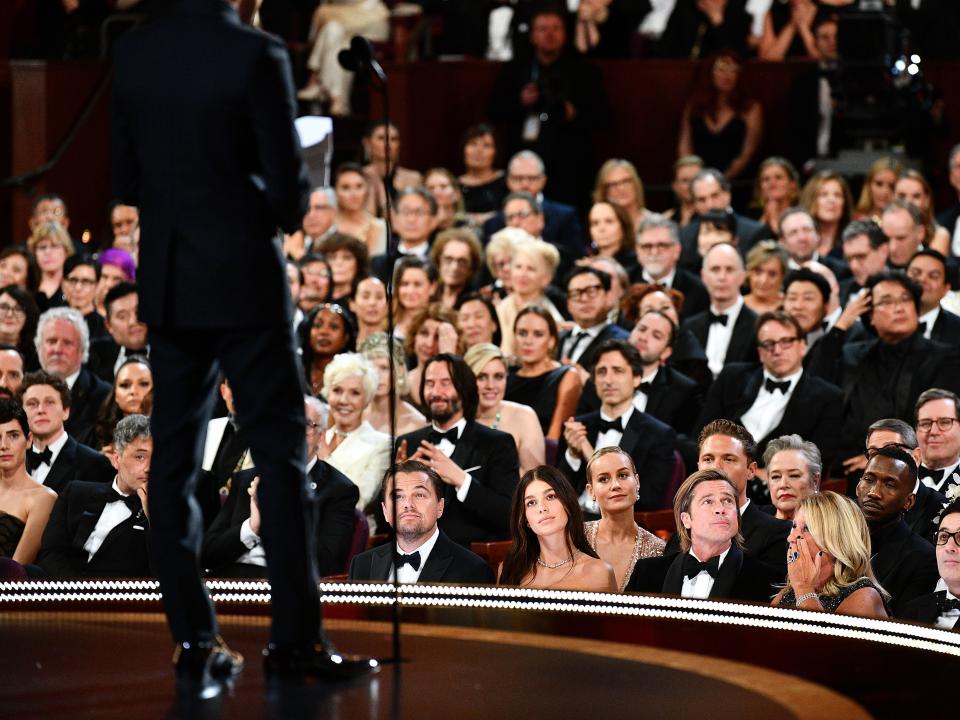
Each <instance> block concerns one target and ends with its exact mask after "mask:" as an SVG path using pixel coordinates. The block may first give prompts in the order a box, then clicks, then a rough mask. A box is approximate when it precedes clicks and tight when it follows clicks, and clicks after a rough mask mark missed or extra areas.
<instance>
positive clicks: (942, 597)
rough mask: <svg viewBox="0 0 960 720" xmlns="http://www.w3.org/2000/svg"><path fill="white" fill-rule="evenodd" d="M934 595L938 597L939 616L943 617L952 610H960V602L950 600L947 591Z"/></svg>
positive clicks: (954, 599) (953, 599)
mask: <svg viewBox="0 0 960 720" xmlns="http://www.w3.org/2000/svg"><path fill="white" fill-rule="evenodd" d="M934 595H936V596H937V614H938V615H943V614H944V613H946V612H949V611H950V610H960V600H957V599H956V598H948V597H947V591H946V590H940V591H939V592H935V593H934Z"/></svg>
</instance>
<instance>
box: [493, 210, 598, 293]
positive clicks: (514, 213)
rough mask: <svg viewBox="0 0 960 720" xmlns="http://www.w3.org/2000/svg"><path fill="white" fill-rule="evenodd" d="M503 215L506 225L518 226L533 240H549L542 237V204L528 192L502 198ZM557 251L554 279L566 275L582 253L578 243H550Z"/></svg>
mask: <svg viewBox="0 0 960 720" xmlns="http://www.w3.org/2000/svg"><path fill="white" fill-rule="evenodd" d="M503 217H504V220H505V221H506V223H507V227H512V228H518V229H520V230H523V231H524V232H525V233H527V234H528V235H529V236H530V237H532V238H533V239H534V240H543V241H544V242H550V241H549V240H546V238H545V237H544V232H545V230H546V218H545V216H544V214H543V206H542V205H541V204H540V202H539V201H538V200H537V198H536V197H534V196H533V194H532V193H529V192H512V193H510V194H509V195H507V196H506V197H505V198H504V199H503ZM550 245H551V247H553V248H554V249H555V250H556V251H557V252H558V253H559V260H558V262H557V267H556V268H555V269H554V272H553V277H554V281H556V280H557V279H560V278H563V277H565V276H566V274H567V273H568V272H570V269H571V268H572V267H573V266H574V263H576V262H577V261H578V260H580V259H581V258H582V257H583V255H584V254H585V253H584V249H583V244H582V242H581V243H578V244H577V245H576V246H574V247H567V246H563V245H554V244H553V243H550Z"/></svg>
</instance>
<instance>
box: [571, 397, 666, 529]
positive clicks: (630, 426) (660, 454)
mask: <svg viewBox="0 0 960 720" xmlns="http://www.w3.org/2000/svg"><path fill="white" fill-rule="evenodd" d="M576 420H577V421H578V422H582V423H583V424H584V425H585V426H586V429H587V439H588V440H589V441H590V443H591V444H592V445H593V446H594V447H596V444H597V436H599V434H600V411H599V410H597V411H595V412H592V413H589V414H587V415H579V416H577V418H576ZM676 445H677V434H676V432H674V430H673V428H672V427H670V426H669V425H666V424H664V423H662V422H660V421H659V420H657V419H656V418H654V417H652V416H650V415H649V414H647V413H642V412H639V411H638V410H636V409H634V411H633V413H632V414H631V415H630V421H629V422H628V423H627V426H626V427H625V428H624V429H623V437H622V438H620V448H621V449H622V450H623V451H624V452H626V453H627V454H628V455H630V457H631V458H633V462H634V464H635V465H636V467H637V472H638V473H639V475H640V499H639V500H637V503H636V509H637V510H660V509H662V508H664V507H666V504H665V503H669V498H664V494H665V493H666V491H667V486H668V485H669V483H670V478H671V477H672V476H673V466H674V462H675V460H674V455H673V451H674V449H675V448H676ZM589 459H590V458H583V459H581V460H580V469H579V470H577V471H574V470H573V469H572V468H571V467H570V464H569V463H568V462H567V443H566V440H565V439H564V438H563V437H562V436H561V437H560V442H559V446H558V448H557V466H558V467H559V468H560V469H561V470H563V472H564V473H565V474H566V476H567V478H568V479H569V480H570V482H571V483H572V484H573V488H574V490H576V491H577V495H580V494H581V493H582V492H583V489H584V488H585V487H586V485H587V473H586V468H587V460H589Z"/></svg>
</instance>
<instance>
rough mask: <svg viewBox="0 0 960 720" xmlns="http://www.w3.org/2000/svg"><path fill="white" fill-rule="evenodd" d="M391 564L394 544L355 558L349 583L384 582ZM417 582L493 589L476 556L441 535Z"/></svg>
mask: <svg viewBox="0 0 960 720" xmlns="http://www.w3.org/2000/svg"><path fill="white" fill-rule="evenodd" d="M392 563H393V543H389V542H388V543H385V544H384V545H380V546H378V547H375V548H371V549H370V550H367V551H366V552H362V553H360V554H359V555H357V556H355V557H354V558H353V560H352V561H351V563H350V579H351V580H386V579H387V578H389V577H390V568H391V566H392ZM417 582H422V583H435V582H446V583H469V584H480V585H487V584H489V585H492V584H493V582H494V578H493V570H492V569H491V568H490V566H489V565H488V564H487V563H486V561H484V560H483V558H481V557H480V556H479V555H475V554H474V553H472V552H470V551H469V550H467V549H466V548H464V547H461V546H460V545H457V544H456V543H455V542H453V541H452V540H451V539H450V538H448V537H447V536H446V535H445V534H444V533H443V531H442V530H441V531H440V536H439V537H438V538H437V542H436V544H434V546H433V550H431V551H430V555H429V556H428V557H427V560H426V562H425V563H424V565H423V569H422V570H421V571H420V578H419V579H418V580H417Z"/></svg>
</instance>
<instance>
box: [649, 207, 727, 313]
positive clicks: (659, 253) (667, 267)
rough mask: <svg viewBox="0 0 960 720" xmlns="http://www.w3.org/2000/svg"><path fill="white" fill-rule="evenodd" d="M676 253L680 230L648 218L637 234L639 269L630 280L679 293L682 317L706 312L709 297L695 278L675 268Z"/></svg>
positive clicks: (687, 271)
mask: <svg viewBox="0 0 960 720" xmlns="http://www.w3.org/2000/svg"><path fill="white" fill-rule="evenodd" d="M680 252H681V246H680V231H679V229H678V228H677V225H676V223H674V222H673V221H672V220H668V219H666V218H662V217H657V216H651V217H648V218H647V219H646V220H644V221H643V224H642V225H641V226H640V231H639V233H638V234H637V245H636V253H637V262H638V263H639V267H637V268H636V269H635V270H634V273H633V275H632V279H633V280H634V281H636V282H638V283H650V284H657V285H660V286H662V287H665V288H672V289H674V290H678V291H680V292H681V293H683V317H684V318H686V317H688V316H690V315H694V314H696V313H698V312H701V311H702V310H706V309H707V306H708V305H709V304H710V297H709V296H708V295H707V289H706V288H705V287H704V286H703V283H702V282H701V281H700V278H699V277H697V276H696V275H694V274H693V273H692V272H690V271H689V270H687V269H685V268H682V267H680V266H679V265H677V263H678V262H679V260H680Z"/></svg>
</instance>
